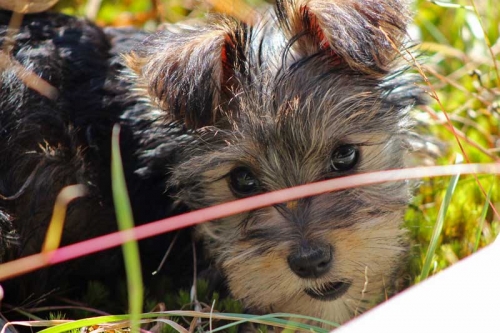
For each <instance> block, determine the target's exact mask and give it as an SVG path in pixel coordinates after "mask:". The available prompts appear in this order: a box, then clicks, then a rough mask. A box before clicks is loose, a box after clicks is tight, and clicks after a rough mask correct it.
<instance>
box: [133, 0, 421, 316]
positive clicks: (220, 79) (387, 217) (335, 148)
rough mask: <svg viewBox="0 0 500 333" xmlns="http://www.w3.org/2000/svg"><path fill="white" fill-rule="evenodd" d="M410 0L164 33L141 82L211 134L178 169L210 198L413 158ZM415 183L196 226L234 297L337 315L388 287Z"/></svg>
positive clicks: (179, 181)
mask: <svg viewBox="0 0 500 333" xmlns="http://www.w3.org/2000/svg"><path fill="white" fill-rule="evenodd" d="M408 17H409V16H408V11H407V7H406V5H405V4H404V3H403V2H401V1H396V0H363V1H362V0H337V1H325V0H310V1H301V0H287V1H278V4H277V9H276V11H275V12H273V13H270V14H269V15H267V16H265V17H263V18H262V19H261V20H260V22H259V23H257V24H256V25H255V26H253V27H249V26H246V25H244V24H242V23H239V22H236V21H233V20H231V19H228V18H225V17H212V18H210V19H209V20H208V23H206V24H204V25H199V26H176V27H172V28H169V29H166V30H165V31H162V32H160V33H158V34H157V35H156V36H154V37H152V38H151V39H150V40H149V41H147V42H146V43H145V45H144V48H143V49H142V50H138V51H137V52H135V53H133V54H131V55H130V56H129V57H128V63H129V66H130V68H132V70H133V71H134V72H135V75H136V80H137V82H138V86H139V87H140V88H141V89H143V90H144V91H146V92H147V95H148V96H149V97H150V100H151V102H152V104H154V105H156V106H157V107H158V108H159V109H161V110H163V111H164V114H165V115H166V118H167V119H168V120H169V121H180V122H184V124H185V125H186V126H187V127H190V128H192V129H193V130H194V131H195V133H196V134H197V135H198V138H199V139H198V140H197V141H196V143H194V144H192V146H190V147H188V148H186V149H185V150H184V151H183V155H184V159H183V162H182V163H181V164H180V165H178V166H176V167H175V168H174V169H173V170H172V177H171V183H170V184H169V185H170V186H172V187H175V188H178V189H179V190H178V194H177V196H178V199H179V200H181V201H183V202H184V203H185V204H186V205H188V206H189V207H190V208H192V209H197V208H203V207H207V206H211V205H215V204H219V203H223V202H228V201H231V200H235V199H238V198H244V197H248V196H252V195H256V194H260V193H265V192H269V191H273V190H278V189H283V188H286V187H291V186H295V185H301V184H306V183H310V182H315V181H319V180H324V179H330V178H336V177H341V176H344V175H351V174H356V173H362V172H369V171H375V170H383V169H392V168H400V167H403V166H404V164H405V163H404V162H405V154H406V150H407V148H406V145H405V134H406V133H407V131H408V123H409V121H408V111H409V108H410V107H411V106H412V105H414V104H415V103H418V102H420V98H421V91H420V90H419V89H418V88H416V87H415V86H414V84H413V81H414V80H413V78H412V77H411V76H408V75H407V74H405V73H404V70H403V68H402V66H401V63H400V61H399V59H400V58H401V56H400V52H401V51H402V49H403V40H404V38H405V27H406V24H407V20H408ZM408 199H409V188H408V185H407V184H406V183H404V182H400V183H387V184H381V185H374V186H369V187H362V188H356V189H350V190H344V191H341V192H333V193H327V194H323V195H318V196H315V197H310V198H305V199H300V200H297V201H294V202H287V203H283V204H279V205H275V206H272V207H267V208H262V209H258V210H255V211H251V212H247V213H243V214H239V215H236V216H231V217H228V218H224V219H221V220H217V221H212V222H211V223H207V224H204V225H201V226H199V227H198V231H199V234H200V235H201V236H202V237H204V239H205V242H206V245H207V250H208V252H209V255H210V256H211V257H212V259H213V261H214V262H216V263H217V265H218V267H220V269H221V270H222V272H223V273H224V275H225V276H226V277H227V280H228V284H229V287H230V290H231V292H232V294H233V295H234V296H235V297H237V298H239V299H241V300H243V302H244V303H245V304H246V306H248V307H249V308H252V309H254V310H255V311H259V312H262V311H275V312H290V313H299V314H305V315H311V316H316V317H320V318H324V319H329V320H333V321H337V322H342V321H345V320H347V319H348V318H350V317H351V316H352V315H353V314H355V313H356V312H359V311H362V310H363V309H365V308H366V307H367V305H368V304H370V303H371V302H372V301H373V299H374V298H376V297H379V296H380V295H381V294H382V292H383V290H384V288H385V287H386V286H389V285H390V282H391V279H392V277H393V274H394V272H395V269H396V268H397V267H398V264H399V262H400V260H401V257H402V255H403V254H404V252H405V245H404V241H403V233H402V231H401V229H400V227H401V221H402V214H403V212H404V209H405V207H406V205H407V203H408Z"/></svg>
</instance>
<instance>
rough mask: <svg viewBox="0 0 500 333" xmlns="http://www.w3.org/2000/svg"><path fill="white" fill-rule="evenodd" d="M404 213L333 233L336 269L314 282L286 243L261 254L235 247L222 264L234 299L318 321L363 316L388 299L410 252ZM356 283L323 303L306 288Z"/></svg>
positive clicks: (239, 245) (330, 237)
mask: <svg viewBox="0 0 500 333" xmlns="http://www.w3.org/2000/svg"><path fill="white" fill-rule="evenodd" d="M400 221H401V214H400V213H393V214H391V215H390V216H384V217H383V218H374V219H371V220H367V221H366V222H364V223H361V224H357V225H354V226H351V227H349V228H345V229H338V230H332V231H328V233H326V237H325V238H326V240H327V241H329V242H330V244H332V246H333V247H334V249H335V250H334V264H333V267H332V270H331V271H330V272H329V273H328V274H327V276H325V277H321V278H320V279H318V280H317V281H315V282H312V281H311V280H307V279H301V278H299V277H298V276H296V275H295V274H294V273H293V272H292V271H291V270H290V268H289V267H288V264H287V256H288V254H289V248H290V245H291V244H287V243H281V244H279V245H277V246H276V247H274V248H273V249H272V250H271V251H268V252H267V253H265V254H263V255H260V254H258V253H256V252H255V250H254V247H253V246H252V245H251V244H249V243H242V242H239V243H235V244H234V246H233V248H232V250H231V253H230V254H229V253H228V254H226V255H225V257H226V258H230V259H228V260H225V261H224V262H223V263H222V267H223V270H224V272H225V273H226V275H227V277H228V281H229V287H230V289H231V292H232V294H233V295H234V296H235V297H236V298H238V299H241V300H243V302H244V303H245V305H246V306H247V307H249V308H255V309H259V310H260V311H268V312H286V313H294V314H301V315H308V316H313V317H317V318H321V319H325V320H329V321H333V322H337V323H342V322H345V321H347V320H348V319H349V318H351V317H352V316H353V315H356V314H359V313H361V312H363V311H365V310H366V309H368V308H369V307H370V306H371V305H373V304H374V302H375V300H377V299H380V298H382V297H383V295H384V291H385V289H386V288H388V287H389V285H390V283H391V279H392V276H391V275H392V274H393V272H394V268H395V267H398V264H399V262H400V261H401V258H402V256H403V255H404V253H405V247H404V246H403V244H404V242H403V241H402V240H403V234H404V233H403V231H401V230H400ZM339 280H348V281H351V282H352V286H351V288H350V289H349V290H348V292H347V293H346V294H344V295H343V296H342V297H340V298H339V299H336V300H334V301H320V300H315V299H313V298H311V297H309V296H308V295H307V294H305V293H304V289H305V288H307V287H313V286H321V285H323V284H325V283H327V282H334V281H339Z"/></svg>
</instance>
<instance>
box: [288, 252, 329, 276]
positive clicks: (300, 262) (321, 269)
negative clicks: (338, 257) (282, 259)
mask: <svg viewBox="0 0 500 333" xmlns="http://www.w3.org/2000/svg"><path fill="white" fill-rule="evenodd" d="M288 265H289V266H290V268H291V269H292V271H293V272H294V273H295V274H297V275H298V276H300V277H301V278H318V277H320V276H322V275H323V274H325V273H326V272H328V270H329V269H330V267H331V266H332V247H331V246H329V245H327V246H324V245H321V246H317V245H308V246H301V247H300V248H299V249H298V250H296V251H295V252H293V253H292V254H290V255H289V256H288Z"/></svg>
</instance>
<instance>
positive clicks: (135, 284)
mask: <svg viewBox="0 0 500 333" xmlns="http://www.w3.org/2000/svg"><path fill="white" fill-rule="evenodd" d="M119 136H120V126H119V125H115V126H114V127H113V137H112V143H111V144H112V150H111V181H112V189H113V200H114V203H115V211H116V218H117V221H118V227H119V229H120V230H121V231H128V232H130V233H133V230H132V228H133V227H134V221H133V216H132V208H131V207H130V199H129V197H128V193H127V185H126V183H125V175H124V173H123V165H122V160H121V155H120V143H119ZM122 249H123V257H124V260H125V269H126V273H127V287H128V301H129V311H130V323H131V324H130V330H131V332H132V333H135V332H138V331H139V320H140V314H141V312H142V304H143V298H144V291H143V285H142V270H141V261H140V257H139V246H138V244H137V241H136V240H126V241H124V243H123V245H122Z"/></svg>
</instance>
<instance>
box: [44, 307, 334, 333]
mask: <svg viewBox="0 0 500 333" xmlns="http://www.w3.org/2000/svg"><path fill="white" fill-rule="evenodd" d="M164 317H167V318H168V317H193V318H195V317H197V318H205V319H209V318H210V316H209V314H208V313H201V312H196V311H165V312H150V313H142V314H139V320H144V319H155V318H164ZM213 317H214V318H216V319H219V320H220V319H222V320H232V321H235V322H234V323H232V324H228V325H225V326H223V327H218V328H217V329H214V330H213V331H212V332H216V331H221V330H224V329H227V328H229V327H231V326H234V325H240V324H242V323H246V322H253V323H264V324H265V325H273V324H276V325H278V327H279V325H288V326H291V327H294V328H296V329H300V330H302V331H307V332H316V333H327V332H329V331H330V330H328V329H325V328H320V327H316V326H312V325H309V324H305V323H299V322H294V321H289V320H288V319H307V320H313V321H316V322H322V323H326V324H329V325H331V326H332V328H333V327H337V326H339V325H338V324H336V323H332V322H329V321H326V320H321V319H318V318H313V317H308V316H301V315H295V314H290V313H272V314H266V315H260V316H259V315H250V314H243V313H215V314H213ZM281 318H286V320H285V319H281ZM130 319H131V315H128V314H126V315H109V316H99V317H92V318H86V319H80V320H76V321H73V322H69V323H63V324H59V325H57V326H53V327H49V328H46V329H44V330H42V331H40V333H63V332H68V331H71V330H77V329H81V328H82V327H88V326H93V325H102V324H105V323H106V324H112V323H117V322H119V321H128V320H130Z"/></svg>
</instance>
